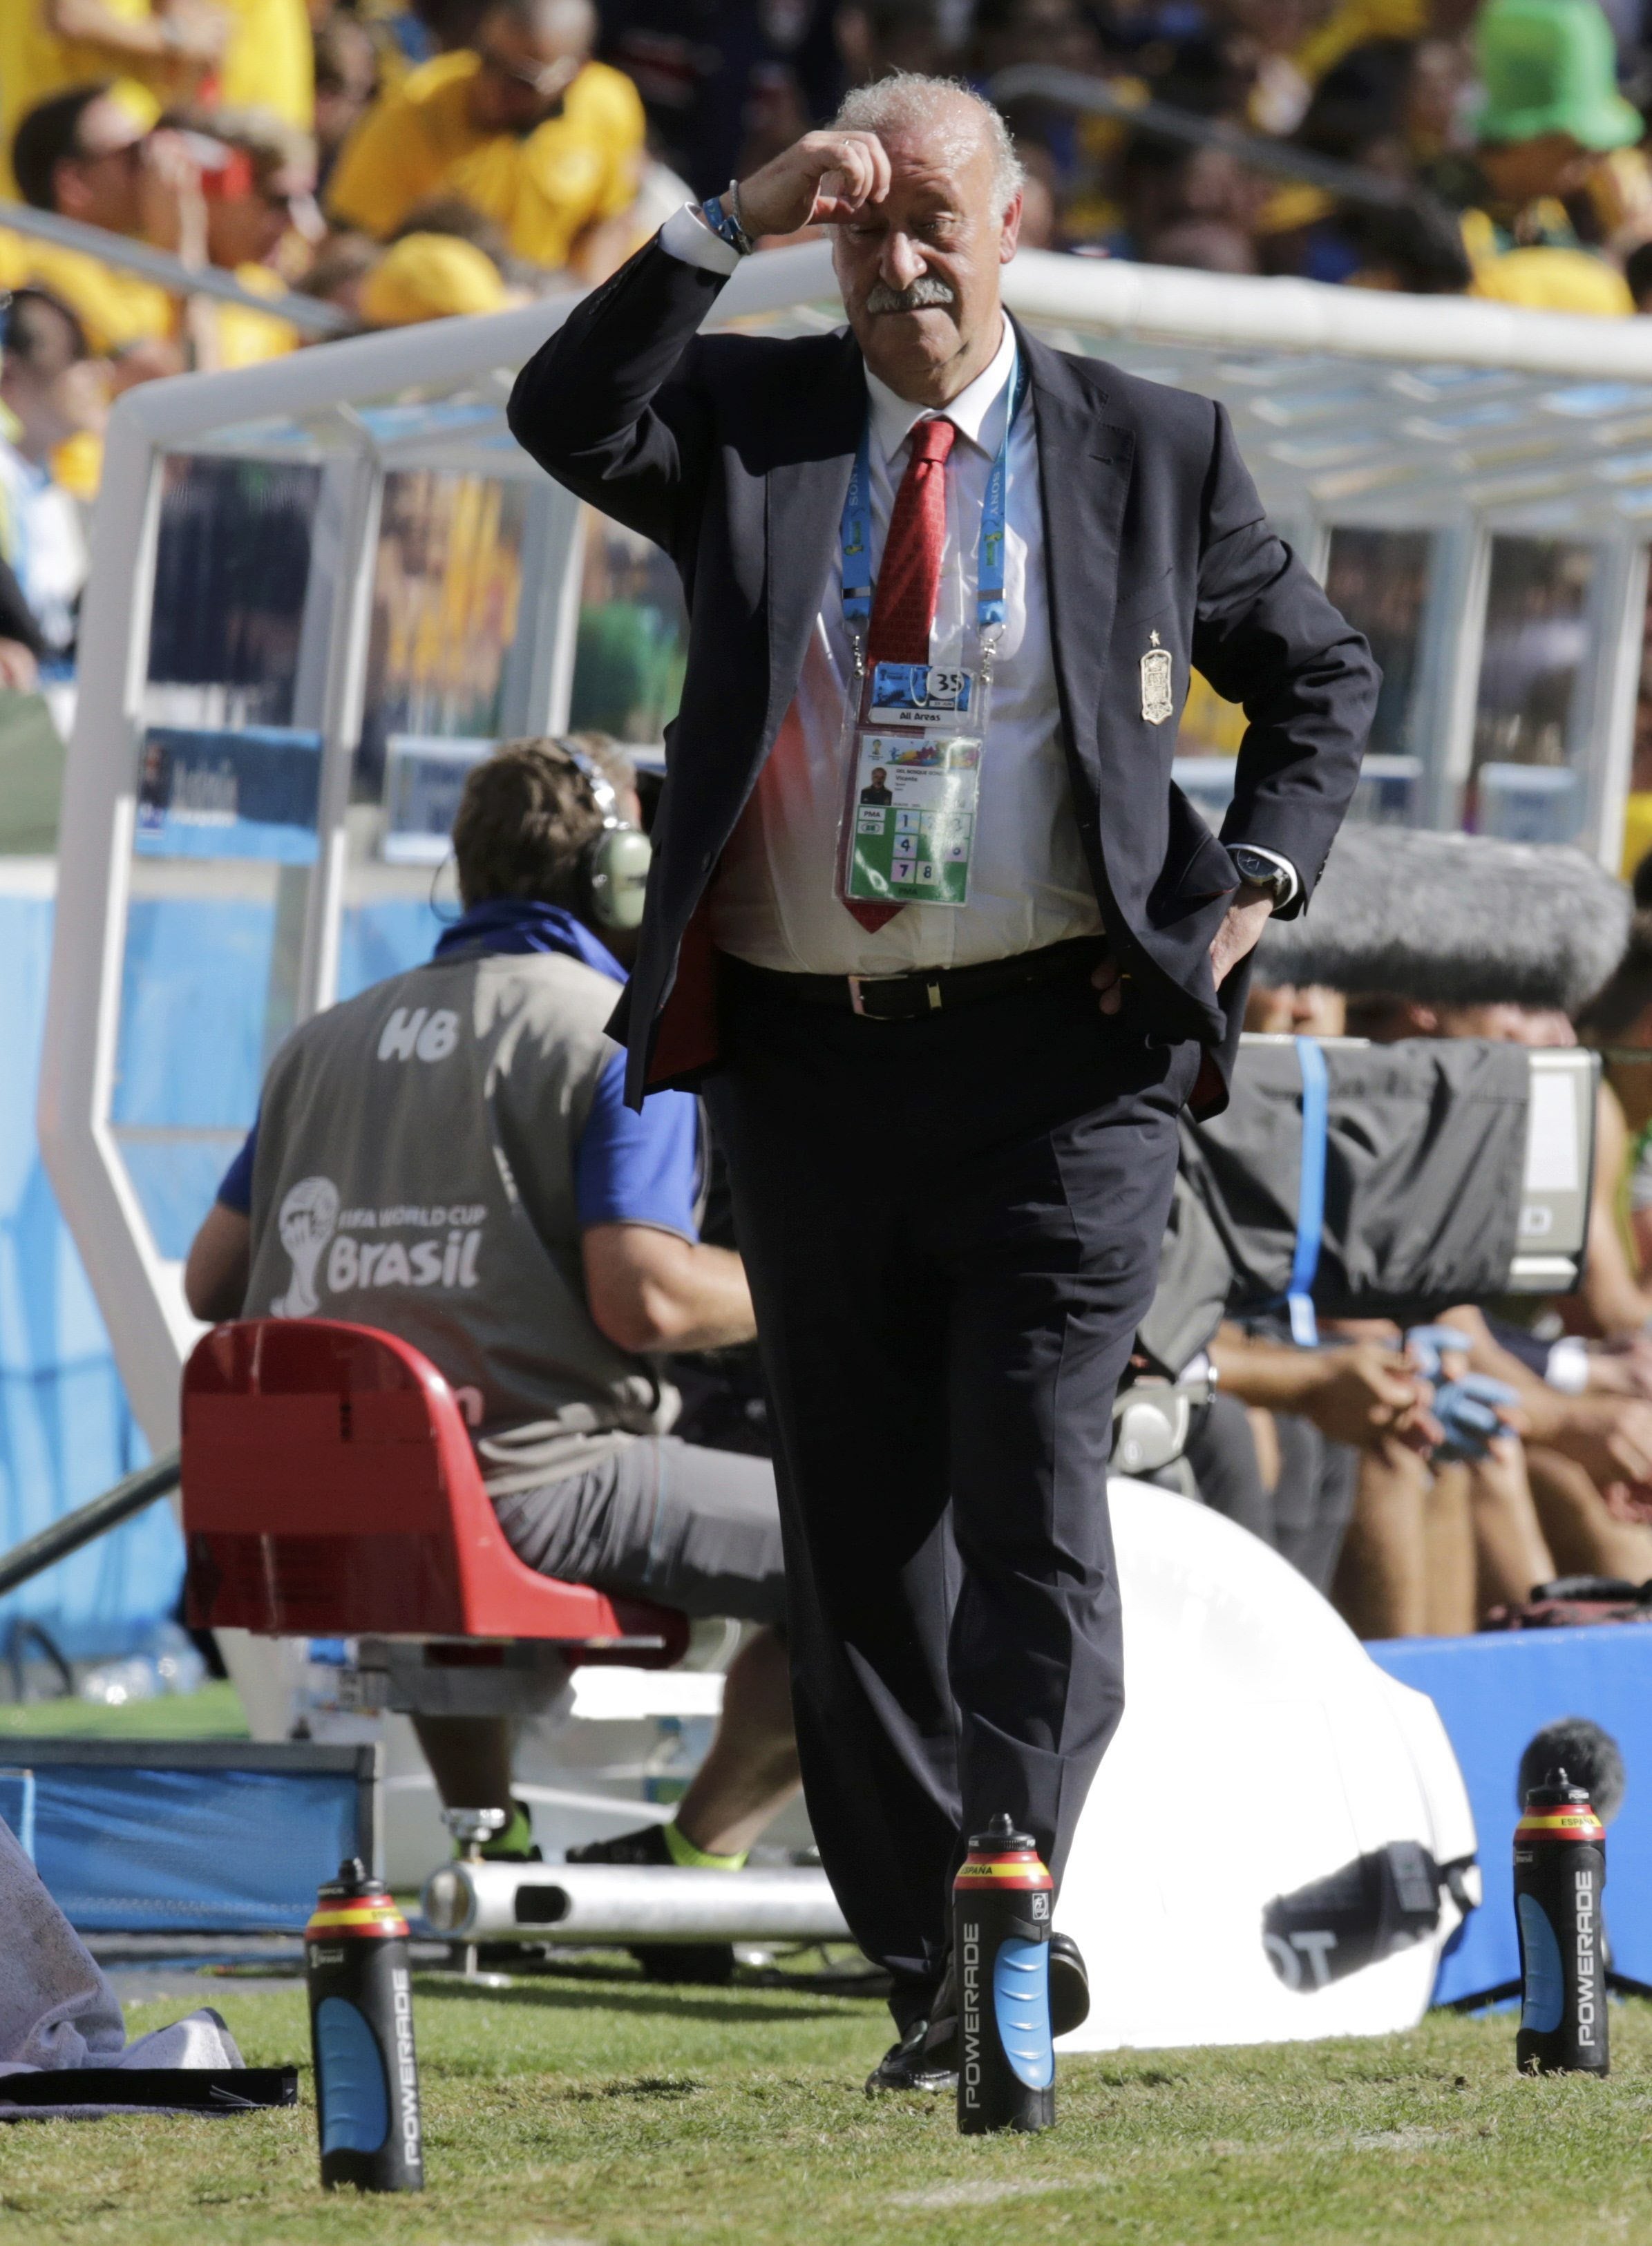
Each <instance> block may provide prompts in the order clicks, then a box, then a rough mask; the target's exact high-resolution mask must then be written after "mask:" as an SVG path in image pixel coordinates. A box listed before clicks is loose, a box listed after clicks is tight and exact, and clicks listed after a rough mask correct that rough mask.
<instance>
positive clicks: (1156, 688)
mask: <svg viewBox="0 0 1652 2246" xmlns="http://www.w3.org/2000/svg"><path fill="white" fill-rule="evenodd" d="M1174 706H1175V703H1174V698H1173V695H1172V693H1171V688H1170V650H1169V649H1168V648H1167V647H1160V646H1159V635H1158V633H1157V632H1155V633H1154V634H1153V635H1152V646H1151V647H1150V648H1149V649H1148V650H1147V652H1146V654H1145V655H1144V656H1143V657H1142V659H1141V714H1142V716H1143V717H1144V718H1146V720H1147V723H1148V724H1149V725H1163V724H1164V722H1165V720H1166V718H1168V717H1169V715H1170V713H1171V711H1172V710H1173V708H1174Z"/></svg>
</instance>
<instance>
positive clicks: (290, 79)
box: [218, 0, 316, 133]
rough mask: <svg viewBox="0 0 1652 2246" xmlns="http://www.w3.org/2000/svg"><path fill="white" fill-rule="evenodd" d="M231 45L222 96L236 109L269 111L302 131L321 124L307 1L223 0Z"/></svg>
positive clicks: (226, 56) (222, 75) (220, 87)
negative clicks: (318, 120) (318, 112)
mask: <svg viewBox="0 0 1652 2246" xmlns="http://www.w3.org/2000/svg"><path fill="white" fill-rule="evenodd" d="M222 4H223V6H224V7H225V8H227V9H228V12H229V44H228V46H227V47H226V49H225V51H224V63H223V68H222V70H221V71H220V72H219V74H218V95H219V99H220V100H221V101H222V102H223V103H224V105H226V107H228V108H230V109H267V110H269V112H271V113H272V115H274V116H276V117H279V118H280V119H281V121H282V124H283V125H290V126H293V127H294V128H295V129H296V131H297V132H300V133H309V132H313V131H314V129H315V124H316V62H315V46H314V40H313V37H312V34H311V32H310V28H309V9H308V8H307V7H306V6H305V4H304V0H222Z"/></svg>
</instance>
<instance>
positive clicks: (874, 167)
mask: <svg viewBox="0 0 1652 2246" xmlns="http://www.w3.org/2000/svg"><path fill="white" fill-rule="evenodd" d="M889 181H890V171H889V153H888V151H887V148H885V146H884V145H883V143H882V141H881V140H879V138H878V136H877V134H876V133H833V132H826V133H805V134H804V136H803V138H802V140H799V141H795V142H794V143H793V144H792V146H791V147H790V148H788V149H786V151H785V153H784V154H783V155H779V156H777V157H776V158H775V159H774V160H773V162H772V163H770V164H765V166H764V167H763V169H762V170H761V171H760V172H754V173H753V174H751V178H750V179H749V180H741V182H740V190H739V201H740V219H741V222H742V224H743V225H744V228H745V230H746V232H747V233H748V234H751V235H758V234H795V233H796V232H797V230H798V228H799V227H804V226H841V225H843V224H844V222H845V221H846V220H848V219H852V218H853V216H854V215H855V214H856V212H857V211H859V210H861V209H863V208H865V206H866V205H867V203H880V202H881V201H883V199H884V197H885V196H886V195H887V194H888V192H889Z"/></svg>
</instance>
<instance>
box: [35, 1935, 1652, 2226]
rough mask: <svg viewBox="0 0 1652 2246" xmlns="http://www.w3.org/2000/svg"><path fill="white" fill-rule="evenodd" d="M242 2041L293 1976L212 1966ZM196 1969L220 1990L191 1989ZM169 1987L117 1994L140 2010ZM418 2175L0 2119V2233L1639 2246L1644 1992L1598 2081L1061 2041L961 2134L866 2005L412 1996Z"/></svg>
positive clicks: (1644, 2130)
mask: <svg viewBox="0 0 1652 2246" xmlns="http://www.w3.org/2000/svg"><path fill="white" fill-rule="evenodd" d="M204 1986H205V1996H206V2000H207V2001H208V2002H216V2003H217V2004H218V2005H219V2008H220V2010H221V2011H223V2012H224V2013H225V2015H226V2016H227V2018H228V2020H229V2022H230V2025H232V2027H233V2028H234V2030H235V2033H236V2035H237V2036H238V2037H239V2038H241V2045H242V2048H243V2050H244V2051H245V2052H246V2054H247V2056H248V2059H251V2060H254V2061H262V2062H273V2061H276V2060H280V2059H300V2058H303V2057H305V2056H306V2055H307V2050H308V2045H307V2037H306V2031H305V2020H304V2008H303V1995H302V1992H301V1991H300V1990H299V1989H298V1988H297V1986H296V1985H295V1987H294V1989H293V1991H292V1992H291V1993H290V1994H289V1993H286V1992H281V1993H275V1994H253V1993H250V1992H248V1993H244V1994H241V1995H237V1994H235V1991H234V1984H233V1983H222V1982H220V1983H211V1982H209V1983H207V1984H204ZM214 1990H216V1991H221V1993H220V1994H216V1995H214ZM183 2009H185V2007H184V2006H183V2005H180V2004H177V2003H175V2002H174V2003H173V2004H154V2005H141V2006H133V2007H131V2008H130V2013H129V2017H130V2023H131V2025H132V2028H133V2031H134V2032H139V2031H141V2030H142V2029H144V2028H146V2027H153V2026H156V2025H160V2023H161V2021H162V2020H164V2019H165V2018H172V2017H175V2016H176V2014H177V2013H178V2012H179V2011H181V2010H183ZM417 2027H418V2044H419V2056H420V2060H421V2065H422V2072H423V2079H424V2090H425V2114H426V2136H425V2145H426V2160H427V2169H428V2175H429V2188H428V2189H427V2190H426V2191H425V2193H424V2195H422V2196H419V2197H411V2196H410V2197H406V2198H399V2199H377V2200H369V2199H361V2198H357V2196H356V2195H354V2194H350V2195H343V2194H340V2195H323V2193H322V2192H321V2190H320V2188H319V2187H318V2184H317V2181H316V2131H315V2114H314V2110H313V2107H312V2106H311V2105H310V2103H309V2095H310V2086H309V2074H308V2069H307V2068H306V2072H305V2076H304V2082H303V2100H304V2102H303V2104H302V2105H301V2106H300V2107H299V2108H298V2110H297V2111H296V2112H288V2113H265V2114H260V2115H256V2116H248V2117H240V2118H236V2119H233V2120H170V2119H165V2118H160V2117H148V2118H139V2117H123V2118H121V2119H119V2120H112V2121H104V2122H96V2123H79V2124H76V2123H64V2122H53V2123H41V2122H31V2123H25V2124H19V2125H17V2126H14V2127H10V2128H5V2127H0V2239H3V2240H4V2241H5V2242H6V2246H46V2243H47V2242H51V2246H57V2242H59V2241H87V2242H93V2241H102V2240H108V2241H111V2242H119V2246H196V2242H211V2246H254V2242H256V2246H263V2242H265V2241H270V2242H275V2241H282V2242H287V2241H291V2242H294V2246H331V2242H334V2241H337V2242H339V2246H356V2242H358V2241H369V2240H379V2239H383V2240H385V2241H392V2242H401V2241H408V2242H413V2241H418V2242H429V2246H645V2242H646V2246H676V2243H677V2242H679V2241H681V2242H683V2243H684V2246H770V2242H776V2241H786V2242H791V2241H799V2242H806V2246H861V2243H862V2242H865V2246H873V2242H877V2246H885V2242H887V2246H908V2242H910V2246H919V2242H922V2246H954V2242H956V2246H962V2242H964V2241H966V2240H967V2241H969V2242H970V2246H1010V2242H1012V2241H1013V2242H1015V2246H1024V2242H1030V2241H1044V2240H1050V2241H1062V2242H1065V2241H1086V2240H1091V2239H1095V2240H1105V2241H1107V2242H1109V2246H1111V2242H1114V2241H1118V2242H1120V2246H1123V2242H1126V2241H1127V2242H1130V2246H1205V2242H1207V2241H1208V2242H1215V2241H1223V2242H1227V2241H1232V2240H1234V2239H1242V2240H1247V2241H1249V2240H1256V2241H1279V2242H1291V2243H1292V2246H1295V2242H1298V2241H1310V2240H1311V2241H1314V2242H1315V2246H1318V2242H1338V2243H1339V2246H1340V2242H1344V2241H1345V2242H1348V2246H1439V2242H1442V2241H1450V2242H1452V2246H1457V2243H1458V2242H1462V2246H1482V2242H1483V2246H1539V2242H1541V2246H1573V2242H1574V2241H1583V2240H1587V2241H1590V2242H1594V2241H1596V2240H1600V2241H1611V2242H1619V2241H1629V2242H1636V2241H1642V2240H1645V2241H1647V2242H1649V2246H1652V2005H1649V2004H1628V2005H1619V2006H1615V2007H1614V2011H1613V2018H1612V2033H1613V2039H1614V2047H1615V2071H1614V2072H1613V2075H1612V2077H1611V2079H1610V2080H1609V2081H1607V2082H1603V2083H1601V2082H1594V2081H1588V2080H1583V2079H1555V2080H1549V2081H1525V2080H1521V2079H1518V2078H1517V2077H1516V2075H1515V2073H1514V2072H1513V2017H1512V2016H1511V2015H1508V2014H1504V2015H1501V2016H1499V2017H1497V2018H1493V2019H1491V2020H1482V2021H1470V2020H1462V2019H1457V2018H1451V2017H1449V2016H1445V2015H1436V2016H1434V2017H1433V2018H1431V2019H1430V2020H1428V2021H1427V2022H1426V2023H1425V2025H1424V2026H1423V2027H1422V2028H1420V2029H1419V2030H1418V2031H1417V2032H1416V2033H1414V2034H1411V2035H1405V2036H1396V2037H1391V2038H1384V2039H1383V2040H1380V2041H1376V2042H1358V2043H1335V2044H1320V2045H1288V2046H1275V2047H1274V2048H1271V2049H1265V2050H1255V2051H1237V2052H1221V2051H1203V2052H1126V2053H1122V2054H1116V2055H1111V2056H1097V2057H1092V2058H1087V2059H1064V2060H1063V2062H1062V2065H1061V2072H1060V2077H1059V2091H1058V2095H1059V2100H1060V2115H1061V2118H1060V2123H1059V2126H1058V2127H1057V2129H1056V2130H1055V2131H1054V2132H1053V2133H1052V2134H1050V2135H1047V2136H1044V2137H1038V2138H984V2139H983V2138H976V2139H969V2140H965V2139H961V2138H960V2137H958V2136H957V2134H955V2128H954V2125H953V2116H952V2112H951V2107H950V2102H949V2101H941V2102H938V2103H928V2102H925V2103H919V2102H914V2101H910V2100H891V2099H883V2100H877V2101H876V2102H874V2101H872V2100H868V2099H867V2098H866V2097H865V2096H864V2095H863V2093H862V2091H861V2088H860V2085H861V2081H862V2079H863V2078H864V2076H865V2074H866V2072H867V2068H868V2067H869V2066H870V2065H871V2064H872V2062H873V2060H874V2059H875V2058H876V2057H877V2055H878V2053H879V2052H880V2049H881V2048H882V2045H883V2044H884V2042H885V2040H886V2038H887V2032H888V2031H887V2025H886V2023H885V2015H884V2013H883V2010H882V2007H881V2006H880V2005H878V2004H872V2003H870V2002H867V2001H865V2000H861V1999H853V1998H841V1997H818V1996H813V1995H810V1994H806V1993H804V1992H801V1991H799V1992H792V1991H746V1990H738V1989H736V1990H730V1991H670V1990H664V1989H656V1988H653V1987H650V1986H649V1985H648V1984H643V1983H642V1982H640V1981H638V1980H636V1979H623V1978H621V1977H617V1976H616V1977H615V1978H614V1979H612V1980H601V1981H598V1980H574V1979H572V1978H553V1979H541V1980H535V1981H532V1982H524V1983H519V1984H518V1985H517V1987H516V1988H515V1989H513V1990H512V1991H504V1992H500V1993H499V1994H486V1995H485V1994H479V1993H472V1992H470V1991H464V1990H457V1989H454V1988H453V1987H452V1985H451V1984H442V1983H440V1982H439V1981H421V1982H420V1983H419V1984H418V2014H417Z"/></svg>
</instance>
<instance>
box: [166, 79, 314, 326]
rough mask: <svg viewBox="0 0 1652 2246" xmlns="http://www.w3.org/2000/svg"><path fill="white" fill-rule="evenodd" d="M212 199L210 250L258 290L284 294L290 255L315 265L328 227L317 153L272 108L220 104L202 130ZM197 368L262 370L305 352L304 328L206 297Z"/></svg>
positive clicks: (197, 134)
mask: <svg viewBox="0 0 1652 2246" xmlns="http://www.w3.org/2000/svg"><path fill="white" fill-rule="evenodd" d="M194 145H195V146H196V148H197V150H198V151H199V153H200V154H201V187H202V190H203V194H204V197H205V204H206V229H207V257H208V259H209V260H210V261H211V262H212V263H213V264H214V265H216V266H217V267H218V268H219V269H221V271H223V272H226V273H233V274H234V275H235V278H236V280H237V281H239V282H240V283H241V287H242V288H243V289H250V290H251V291H252V292H253V294H254V295H255V296H282V295H283V294H284V293H285V290H286V288H287V282H286V278H285V276H284V274H283V272H282V262H283V258H284V257H292V258H294V259H295V261H296V260H303V262H308V259H309V248H308V247H307V238H308V242H311V243H313V242H314V241H315V240H316V237H317V236H318V235H320V233H321V231H322V226H321V214H320V213H319V212H318V211H317V210H316V203H315V189H316V150H315V144H314V142H313V141H312V140H310V139H309V135H308V134H307V133H298V132H295V131H294V129H293V128H292V126H289V125H288V124H287V123H285V121H284V120H283V119H281V118H279V117H276V116H275V115H274V114H273V112H270V111H269V110H264V109H242V110H233V109H220V110H215V111H213V112H210V113H209V114H208V115H207V116H204V117H202V118H201V119H200V120H199V122H198V123H196V124H195V126H194ZM195 309H196V311H197V313H198V314H199V315H200V318H199V321H198V332H197V337H196V362H195V363H196V364H197V365H198V366H200V367H202V368H207V367H226V366H252V365H255V364H257V363H258V362H259V361H260V360H262V359H267V358H279V357H282V355H283V354H284V353H286V352H288V351H296V350H297V348H298V344H299V332H298V330H297V329H296V328H295V327H294V326H293V325H292V324H291V323H290V322H289V321H287V320H282V319H278V318H277V317H276V316H275V315H274V314H273V313H264V312H255V311H253V310H251V309H250V307H248V306H244V305H241V304H221V303H212V302H210V301H209V300H207V299H205V298H201V299H197V300H196V306H195Z"/></svg>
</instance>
